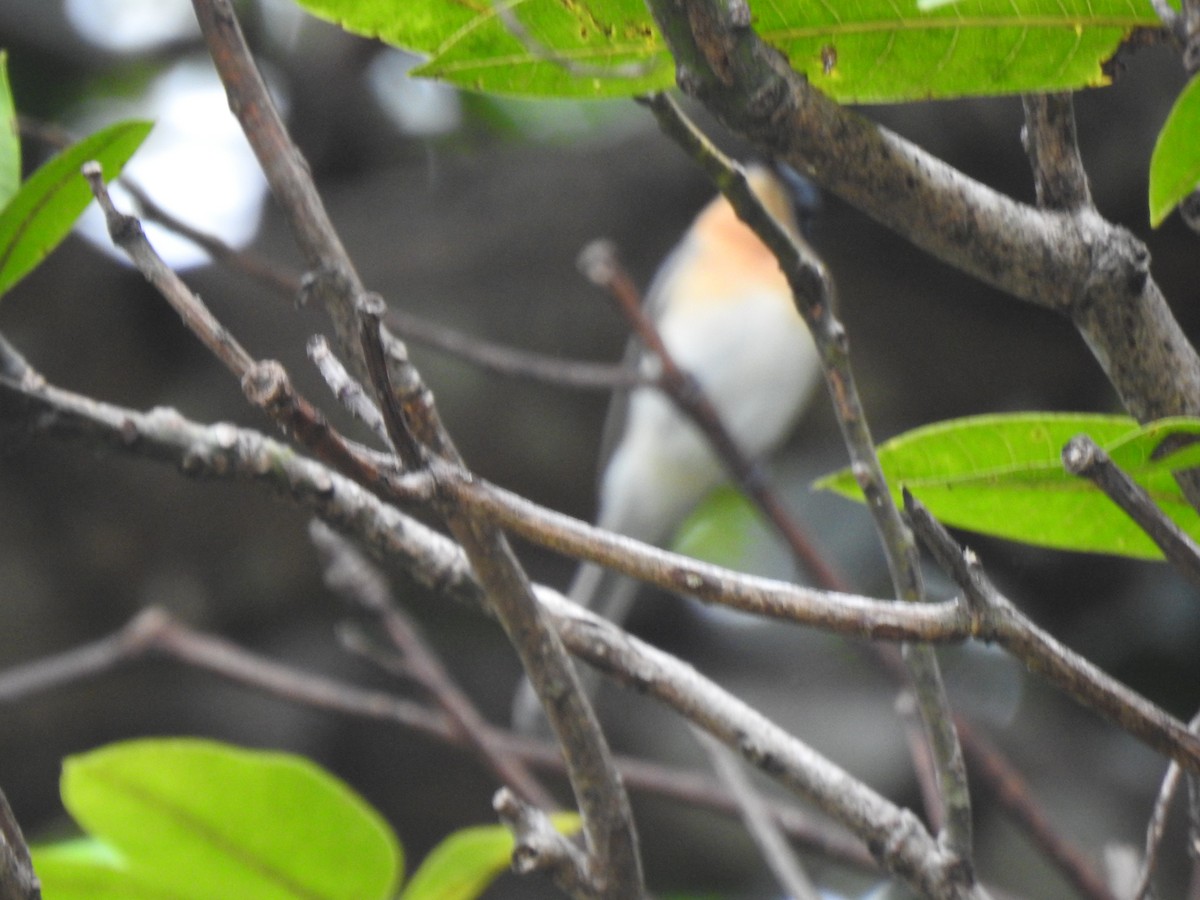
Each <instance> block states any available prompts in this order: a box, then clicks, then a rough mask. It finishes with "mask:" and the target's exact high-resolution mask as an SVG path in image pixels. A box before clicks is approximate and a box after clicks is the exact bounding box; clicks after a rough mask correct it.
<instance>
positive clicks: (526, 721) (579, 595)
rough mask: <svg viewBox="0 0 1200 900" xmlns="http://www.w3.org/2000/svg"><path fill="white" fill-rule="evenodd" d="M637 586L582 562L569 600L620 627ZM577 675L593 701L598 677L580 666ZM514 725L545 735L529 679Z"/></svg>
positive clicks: (516, 702) (516, 704) (520, 692)
mask: <svg viewBox="0 0 1200 900" xmlns="http://www.w3.org/2000/svg"><path fill="white" fill-rule="evenodd" d="M638 586H639V584H638V581H637V580H636V579H633V578H630V577H629V576H628V575H622V574H621V573H619V572H614V571H612V570H611V569H606V568H604V567H603V566H598V565H596V564H595V563H581V564H580V566H579V568H578V569H577V570H576V571H575V578H574V580H573V581H572V582H571V588H570V590H569V591H568V592H567V597H568V598H569V599H571V600H572V601H573V602H575V603H578V604H579V605H580V606H582V607H584V608H585V609H590V610H591V611H592V612H594V613H596V614H597V615H599V616H602V617H604V618H605V619H608V620H609V621H611V622H616V623H617V624H618V625H619V624H621V622H623V621H624V620H625V617H626V616H627V615H629V609H630V607H631V606H632V605H633V600H634V597H635V596H636V595H637V591H638ZM578 672H579V680H580V682H581V683H582V685H583V690H584V693H586V694H587V696H588V697H590V698H594V697H595V696H596V691H597V690H598V689H599V686H600V677H599V675H598V674H597V673H596V672H595V671H593V670H592V669H589V668H587V667H580V668H579V670H578ZM512 725H513V729H514V730H515V731H517V732H518V733H520V734H545V733H546V730H547V723H546V715H545V713H544V712H543V711H542V705H541V703H540V702H539V701H538V697H537V694H536V693H535V692H534V690H533V685H532V684H530V683H529V679H528V677H525V678H522V679H521V682H520V684H518V685H517V691H516V694H515V695H514V696H513V709H512Z"/></svg>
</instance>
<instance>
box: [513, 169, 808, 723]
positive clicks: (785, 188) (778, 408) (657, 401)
mask: <svg viewBox="0 0 1200 900" xmlns="http://www.w3.org/2000/svg"><path fill="white" fill-rule="evenodd" d="M746 175H747V178H748V180H749V183H750V187H751V189H752V190H753V191H754V193H755V194H756V195H757V197H758V198H759V200H760V201H761V202H762V204H763V206H764V208H765V209H766V210H767V211H768V212H769V213H770V214H771V215H772V216H773V217H774V218H775V219H776V220H777V221H778V222H779V223H780V224H781V225H783V226H784V227H785V228H786V229H788V230H789V231H791V232H792V233H793V234H799V232H800V229H799V226H798V223H797V216H796V207H797V205H799V206H800V208H801V210H802V211H803V212H804V213H806V214H811V213H812V212H813V210H814V209H815V206H816V198H817V194H816V189H815V188H814V187H812V185H810V184H808V183H807V182H804V181H803V179H800V178H799V177H798V176H794V175H791V173H788V175H780V174H777V173H775V172H773V171H772V170H770V169H768V168H766V167H765V166H753V167H751V168H750V169H749V170H748V171H747V173H746ZM645 303H646V308H647V311H648V313H649V314H650V315H651V317H652V318H653V319H654V322H655V324H656V326H657V328H658V331H659V334H660V335H661V336H662V340H663V343H664V344H665V345H666V348H667V350H668V351H669V352H670V354H671V355H672V356H673V357H674V359H675V361H676V363H678V365H679V366H680V368H682V369H683V370H685V371H686V372H689V373H690V374H691V375H692V376H694V377H695V378H696V379H697V380H698V381H699V383H700V386H701V387H702V388H703V390H704V392H705V393H706V394H707V395H708V397H709V399H710V400H711V401H712V403H713V405H714V406H715V407H716V410H717V413H718V415H719V416H720V418H721V421H722V422H723V424H724V425H725V428H726V429H727V430H728V431H729V433H730V434H731V435H732V437H733V439H734V441H735V442H736V443H737V444H738V446H739V447H740V449H741V450H742V452H743V453H744V454H746V455H747V456H748V457H750V458H760V457H762V456H765V455H766V454H768V453H770V452H771V451H772V450H774V449H775V448H776V447H777V446H778V445H779V444H781V443H782V442H783V440H784V439H785V438H786V437H787V436H788V434H789V433H790V432H791V430H792V427H793V425H794V424H795V422H796V420H797V418H798V417H799V415H800V413H801V412H802V410H803V409H804V407H805V406H806V405H807V403H808V400H809V397H810V395H811V393H812V389H813V386H814V385H815V384H816V382H817V376H818V374H819V371H820V368H819V364H818V360H817V353H816V349H815V347H814V346H813V342H812V337H811V336H810V335H809V332H808V328H807V326H806V325H805V324H804V322H803V320H802V319H801V318H800V315H799V313H798V312H797V311H796V307H795V304H794V302H793V300H792V292H791V290H790V288H789V287H788V284H787V281H786V279H785V278H784V276H783V273H782V271H780V268H779V264H778V262H777V261H776V259H775V257H774V255H773V254H772V253H771V251H770V250H769V249H767V247H766V246H765V245H764V244H763V243H762V241H760V240H759V239H758V237H757V236H756V235H755V234H754V232H753V231H751V230H750V228H749V227H748V226H747V225H745V224H744V223H743V222H742V221H741V220H740V219H739V218H738V217H737V214H736V213H735V212H734V211H733V207H731V206H730V205H729V203H728V201H726V200H725V198H724V197H722V196H718V197H717V198H716V199H714V200H713V201H712V202H710V203H709V204H708V206H706V207H705V208H704V209H703V210H701V212H700V214H699V215H697V216H696V219H695V220H694V221H693V222H692V224H691V227H690V228H689V229H688V230H687V232H686V233H685V234H684V236H683V238H682V239H681V240H680V242H679V244H678V245H677V246H676V247H675V249H674V250H672V252H671V254H670V255H669V256H668V257H667V259H666V260H665V261H664V262H663V264H662V266H661V267H660V269H659V271H658V273H657V275H656V276H655V277H654V280H653V281H652V282H651V285H650V289H649V290H648V291H647V292H646V300H645ZM631 353H633V354H636V358H637V360H638V362H637V364H638V365H639V366H640V367H641V369H642V370H643V371H644V372H646V373H649V374H653V373H654V371H655V369H656V367H657V366H658V365H659V362H658V360H657V358H656V357H654V355H653V354H651V353H649V352H647V351H646V350H645V349H644V348H642V347H641V344H640V342H639V341H637V339H636V338H634V339H633V342H632V345H631ZM604 443H605V446H606V447H610V448H611V455H607V461H606V462H605V463H604V467H603V474H602V475H601V478H600V498H599V513H598V518H597V524H598V525H599V526H600V527H601V528H606V529H609V530H611V531H615V532H618V533H620V534H624V535H628V536H629V537H634V538H637V539H639V540H642V541H646V542H648V543H662V542H663V541H666V540H667V539H669V538H670V536H671V534H672V532H673V531H674V530H675V529H676V528H677V527H678V526H679V525H680V523H681V522H682V521H683V519H684V518H685V517H686V516H687V514H688V513H689V512H690V511H691V510H692V508H693V507H694V506H695V505H696V503H697V502H699V501H700V499H702V498H703V497H704V496H705V494H707V493H708V492H709V491H710V490H711V489H712V488H714V487H716V486H717V485H718V484H719V483H720V482H721V481H722V479H723V477H724V473H723V467H722V464H721V462H720V461H719V460H718V459H717V457H716V456H715V455H714V452H713V450H712V449H711V447H710V446H709V443H708V441H707V439H706V438H705V436H704V435H703V434H702V433H701V432H700V430H699V429H698V428H697V427H696V426H695V425H694V424H693V423H692V422H691V421H690V420H689V419H688V418H687V417H686V416H685V414H683V413H682V412H680V411H679V410H678V409H677V408H676V406H675V404H674V402H673V401H672V400H671V398H670V397H668V396H666V395H665V394H664V393H663V392H662V391H660V390H658V389H657V388H655V387H652V386H644V387H638V388H636V389H634V390H633V391H631V392H629V393H628V394H622V395H620V396H618V397H617V398H616V399H615V400H614V402H613V405H612V408H611V409H610V410H609V416H608V422H607V424H606V426H605V442H604ZM637 588H638V582H637V581H635V580H634V579H632V578H629V577H627V576H624V575H620V574H618V573H616V572H613V571H611V570H609V569H605V568H604V567H602V566H598V565H595V564H593V563H583V564H581V565H580V567H579V570H578V571H577V573H576V575H575V580H574V582H573V583H572V585H571V589H570V592H569V596H570V597H571V599H572V600H575V601H576V602H578V603H580V604H582V605H584V606H587V607H590V608H591V609H593V610H594V611H595V612H597V613H599V614H600V615H603V616H605V617H606V618H609V619H612V620H613V621H616V622H620V621H622V620H623V619H624V618H625V616H626V614H627V613H628V611H629V607H630V605H631V604H632V602H633V599H634V595H635V594H636V592H637ZM538 721H540V710H539V709H538V706H537V700H536V698H535V697H534V695H533V692H532V690H531V689H530V686H529V684H528V683H527V682H522V686H521V689H520V690H519V692H518V695H517V698H516V702H515V705H514V723H515V724H516V725H517V727H518V728H522V729H524V730H529V729H532V728H533V727H535V726H536V723H537V722H538Z"/></svg>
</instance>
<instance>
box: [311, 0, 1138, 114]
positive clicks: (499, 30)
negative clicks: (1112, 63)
mask: <svg viewBox="0 0 1200 900" xmlns="http://www.w3.org/2000/svg"><path fill="white" fill-rule="evenodd" d="M300 2H301V5H303V6H304V7H305V8H307V9H308V10H310V11H311V12H313V13H314V14H316V15H319V16H322V17H324V18H327V19H330V20H332V21H335V22H338V23H340V24H341V25H343V26H344V27H345V28H347V29H349V30H351V31H355V32H358V33H361V34H366V35H370V36H375V37H379V38H381V39H382V40H384V41H386V42H388V43H391V44H395V45H396V46H399V47H403V48H405V49H407V50H410V51H413V52H415V53H418V54H421V55H424V56H428V57H429V61H428V62H427V63H426V64H425V65H424V66H422V67H421V68H420V69H417V70H414V71H415V73H417V74H422V75H427V76H430V77H435V78H441V79H444V80H446V81H449V82H452V83H453V84H457V85H459V86H461V87H463V88H467V89H469V90H477V91H485V92H490V93H500V94H518V95H528V96H542V97H578V98H586V97H616V96H631V95H634V94H639V93H643V92H645V91H648V90H653V89H662V88H667V87H670V86H671V85H672V84H673V83H674V65H673V64H672V62H671V60H670V57H669V55H668V54H667V51H666V48H665V46H664V44H663V43H662V40H661V38H660V37H659V35H658V32H657V30H656V28H655V27H654V24H653V21H652V19H651V17H650V14H649V12H648V11H647V10H646V8H645V6H644V4H643V0H572V2H562V0H512V2H510V3H508V7H509V8H510V9H511V10H512V11H513V13H514V15H516V16H517V17H518V18H519V20H520V22H521V24H522V27H523V28H524V30H525V31H526V32H527V33H528V35H529V36H530V37H532V38H533V40H534V41H536V46H532V45H531V46H527V45H526V43H523V42H522V41H521V40H520V39H518V38H517V37H515V36H514V35H513V34H512V33H510V31H509V29H508V28H507V27H506V26H505V23H504V22H503V20H502V19H501V18H500V17H499V16H497V14H496V12H495V8H494V6H493V3H492V0H300ZM753 11H754V15H755V19H754V27H755V29H756V30H757V31H758V33H759V34H760V35H761V36H762V37H763V38H764V39H765V40H766V41H768V42H769V43H771V44H773V45H775V46H776V47H778V48H779V49H780V50H782V51H783V52H784V53H786V54H787V56H788V58H789V59H790V60H791V63H792V65H793V66H794V67H796V68H797V69H799V70H800V71H802V72H804V74H805V75H807V77H808V78H809V79H810V80H811V81H812V83H813V84H814V85H816V86H817V87H819V88H820V89H821V90H822V91H824V92H826V93H827V94H829V95H830V96H832V97H833V98H834V99H836V100H840V101H843V102H855V103H866V102H873V103H881V102H897V101H905V100H915V99H927V98H935V97H957V96H963V95H973V94H988V95H990V94H1012V93H1020V92H1028V91H1051V90H1069V89H1076V88H1081V87H1089V86H1096V85H1101V84H1107V83H1108V76H1106V75H1105V74H1104V71H1103V63H1104V62H1105V61H1106V60H1108V59H1109V58H1110V57H1111V56H1112V55H1113V53H1115V52H1116V49H1117V47H1118V45H1119V44H1120V42H1121V41H1122V40H1124V39H1125V38H1126V37H1128V36H1129V35H1130V33H1131V32H1132V31H1133V30H1134V29H1137V28H1153V27H1157V26H1158V19H1157V17H1156V16H1155V14H1154V12H1153V10H1152V9H1151V6H1150V3H1149V0H962V2H958V3H949V4H942V5H938V6H936V7H935V8H931V9H928V10H927V11H920V10H917V9H916V8H915V6H914V5H912V4H910V3H908V2H903V3H897V2H895V0H858V2H854V3H847V2H841V3H829V2H825V0H791V2H784V3H756V4H754V5H753ZM543 48H544V49H543ZM545 50H549V51H551V52H552V53H553V54H554V55H555V56H557V57H558V58H561V59H568V60H570V61H572V62H574V63H577V64H583V65H586V66H587V67H588V68H589V70H595V69H597V68H598V67H599V68H601V69H603V68H604V67H608V68H609V69H610V70H611V72H612V74H611V75H607V76H606V75H604V74H603V72H601V73H598V74H592V73H591V72H589V74H588V75H587V76H578V75H574V74H572V73H571V72H569V71H568V70H567V69H566V68H565V67H564V66H562V65H560V64H559V63H557V62H556V61H554V60H553V59H551V58H549V54H547V53H546V52H545ZM628 64H633V65H636V66H641V67H642V68H643V69H644V70H645V71H644V72H643V73H642V74H639V76H638V77H632V78H630V77H621V76H620V75H618V74H617V67H619V66H625V65H628Z"/></svg>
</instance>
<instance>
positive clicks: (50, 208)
mask: <svg viewBox="0 0 1200 900" xmlns="http://www.w3.org/2000/svg"><path fill="white" fill-rule="evenodd" d="M150 128H151V123H150V122H137V121H129V122H118V123H117V124H115V125H110V126H109V127H108V128H105V129H103V130H102V131H98V132H97V133H96V134H93V135H91V136H90V137H88V138H85V139H84V140H82V141H80V142H79V143H77V144H74V145H72V146H71V147H68V148H67V149H66V150H64V151H63V152H62V153H60V154H58V155H57V156H55V157H54V158H53V159H51V160H49V161H48V162H47V163H46V164H45V165H43V166H42V167H41V168H39V169H38V170H37V171H36V172H34V173H33V175H31V176H30V177H29V180H28V181H26V182H25V183H24V184H23V185H21V187H20V189H19V190H18V191H17V193H16V195H15V196H13V197H12V199H11V200H9V202H8V204H7V205H6V206H5V207H4V209H3V211H2V212H0V296H3V295H4V294H5V293H7V292H8V291H9V289H11V288H12V286H13V285H14V284H16V283H17V282H18V281H19V280H20V279H21V278H23V277H25V276H26V275H27V274H29V272H30V271H31V270H32V269H33V268H34V267H35V266H37V264H38V263H40V262H41V261H42V260H43V259H44V258H45V257H46V254H48V253H49V252H50V251H51V250H53V249H54V248H55V247H57V246H58V244H59V243H60V242H61V241H62V239H63V238H65V237H66V236H67V233H68V232H70V230H71V226H73V225H74V224H75V220H76V219H78V218H79V216H80V214H81V213H82V212H83V211H84V209H86V208H87V205H88V204H89V203H90V202H91V200H92V193H91V190H90V188H89V187H88V184H87V182H86V181H85V180H84V178H83V176H82V175H81V174H80V172H79V170H80V168H81V167H82V166H83V164H84V163H85V162H88V161H89V160H95V161H97V162H98V163H100V165H101V168H102V170H103V172H104V177H105V178H106V179H112V178H115V177H117V175H118V174H119V173H120V171H121V168H122V167H123V166H124V165H125V163H126V162H127V161H128V160H129V157H131V156H132V155H133V153H134V151H135V150H137V148H138V147H139V146H141V143H142V141H144V140H145V139H146V135H147V134H149V133H150Z"/></svg>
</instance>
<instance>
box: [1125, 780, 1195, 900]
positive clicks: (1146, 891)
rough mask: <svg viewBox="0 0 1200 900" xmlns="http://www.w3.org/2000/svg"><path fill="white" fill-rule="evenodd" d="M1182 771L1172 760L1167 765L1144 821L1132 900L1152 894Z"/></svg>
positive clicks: (1142, 899)
mask: <svg viewBox="0 0 1200 900" xmlns="http://www.w3.org/2000/svg"><path fill="white" fill-rule="evenodd" d="M1182 776H1183V771H1182V770H1181V769H1180V768H1179V766H1178V765H1177V764H1176V763H1174V762H1172V763H1171V764H1170V765H1168V766H1167V774H1166V775H1165V776H1163V780H1162V784H1161V785H1160V786H1159V788H1158V797H1157V798H1156V799H1155V801H1154V811H1153V812H1152V813H1151V814H1150V820H1149V821H1148V822H1147V823H1146V845H1145V846H1146V849H1145V855H1144V856H1143V858H1142V867H1141V871H1140V872H1139V873H1138V880H1137V886H1136V887H1135V888H1134V892H1133V900H1148V898H1149V897H1151V895H1152V893H1151V892H1152V890H1153V879H1154V870H1155V869H1156V868H1157V867H1158V851H1159V849H1160V848H1161V847H1162V840H1163V835H1164V834H1165V833H1166V830H1167V813H1168V812H1169V811H1170V809H1171V801H1172V800H1173V799H1175V792H1176V791H1177V790H1178V788H1179V782H1180V780H1181V778H1182Z"/></svg>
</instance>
